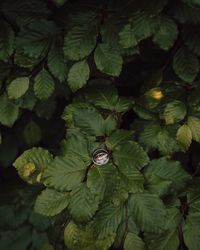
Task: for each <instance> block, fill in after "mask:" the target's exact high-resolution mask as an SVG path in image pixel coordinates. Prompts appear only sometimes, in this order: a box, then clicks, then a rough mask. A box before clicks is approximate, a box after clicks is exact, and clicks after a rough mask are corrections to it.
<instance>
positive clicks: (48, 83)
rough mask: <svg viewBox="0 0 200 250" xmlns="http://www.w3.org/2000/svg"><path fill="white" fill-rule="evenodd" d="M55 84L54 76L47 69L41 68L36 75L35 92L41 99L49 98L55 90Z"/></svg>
mask: <svg viewBox="0 0 200 250" xmlns="http://www.w3.org/2000/svg"><path fill="white" fill-rule="evenodd" d="M54 89H55V85H54V80H53V78H52V76H51V75H50V74H49V72H48V71H47V70H45V69H43V70H41V71H40V72H39V73H38V74H37V75H36V77H35V81H34V92H35V95H36V96H37V97H38V98H39V99H41V100H46V99H48V98H49V97H50V96H51V95H52V94H53V92H54Z"/></svg>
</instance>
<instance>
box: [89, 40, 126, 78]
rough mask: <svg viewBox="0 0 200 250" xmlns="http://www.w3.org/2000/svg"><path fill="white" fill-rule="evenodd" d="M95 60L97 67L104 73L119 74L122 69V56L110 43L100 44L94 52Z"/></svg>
mask: <svg viewBox="0 0 200 250" xmlns="http://www.w3.org/2000/svg"><path fill="white" fill-rule="evenodd" d="M94 60H95V64H96V66H97V69H98V70H100V71H101V72H102V73H105V74H108V75H111V76H119V75H120V73H121V70H122V57H121V55H120V54H119V53H118V51H117V50H116V48H113V47H111V46H110V45H108V44H105V43H102V44H99V45H98V46H97V48H96V50H95V52H94Z"/></svg>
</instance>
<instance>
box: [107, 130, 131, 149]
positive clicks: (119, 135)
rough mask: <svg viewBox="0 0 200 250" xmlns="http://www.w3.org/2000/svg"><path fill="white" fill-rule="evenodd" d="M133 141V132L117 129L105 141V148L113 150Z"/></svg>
mask: <svg viewBox="0 0 200 250" xmlns="http://www.w3.org/2000/svg"><path fill="white" fill-rule="evenodd" d="M131 140H133V132H132V131H128V130H125V129H118V130H116V131H114V132H113V133H112V134H111V135H109V137H108V138H107V139H106V142H105V143H106V146H107V148H108V149H110V150H113V149H114V148H115V147H117V146H118V145H119V144H121V143H124V142H127V141H131Z"/></svg>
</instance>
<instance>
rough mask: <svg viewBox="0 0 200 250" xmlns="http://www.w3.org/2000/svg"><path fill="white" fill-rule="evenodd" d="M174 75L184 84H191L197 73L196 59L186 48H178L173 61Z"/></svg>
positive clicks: (197, 64) (197, 63) (197, 62)
mask: <svg viewBox="0 0 200 250" xmlns="http://www.w3.org/2000/svg"><path fill="white" fill-rule="evenodd" d="M173 69H174V71H175V73H176V74H177V75H178V76H179V77H180V79H182V80H183V81H186V82H189V83H190V82H192V81H194V79H195V78H196V76H197V74H198V72H199V61H198V58H197V57H196V56H195V55H194V54H192V53H191V52H189V51H188V50H187V49H186V48H184V47H182V48H180V49H179V50H178V51H177V52H176V54H175V56H174V59H173Z"/></svg>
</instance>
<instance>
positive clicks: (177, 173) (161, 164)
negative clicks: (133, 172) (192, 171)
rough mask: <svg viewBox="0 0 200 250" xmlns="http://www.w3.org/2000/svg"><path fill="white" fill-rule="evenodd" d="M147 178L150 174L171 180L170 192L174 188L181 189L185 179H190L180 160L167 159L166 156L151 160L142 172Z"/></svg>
mask: <svg viewBox="0 0 200 250" xmlns="http://www.w3.org/2000/svg"><path fill="white" fill-rule="evenodd" d="M144 174H145V176H146V178H147V179H149V178H151V176H152V175H155V176H158V177H160V178H161V179H162V180H166V181H171V182H172V183H173V185H172V188H173V190H172V192H173V191H174V190H181V189H182V188H183V187H184V186H185V184H186V183H187V181H189V180H190V179H191V177H190V175H189V174H187V173H186V171H185V170H184V169H183V167H182V166H181V164H180V162H178V161H173V160H168V159H167V158H164V157H163V158H160V159H155V160H152V161H151V162H150V164H149V166H148V167H146V168H145V172H144Z"/></svg>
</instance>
